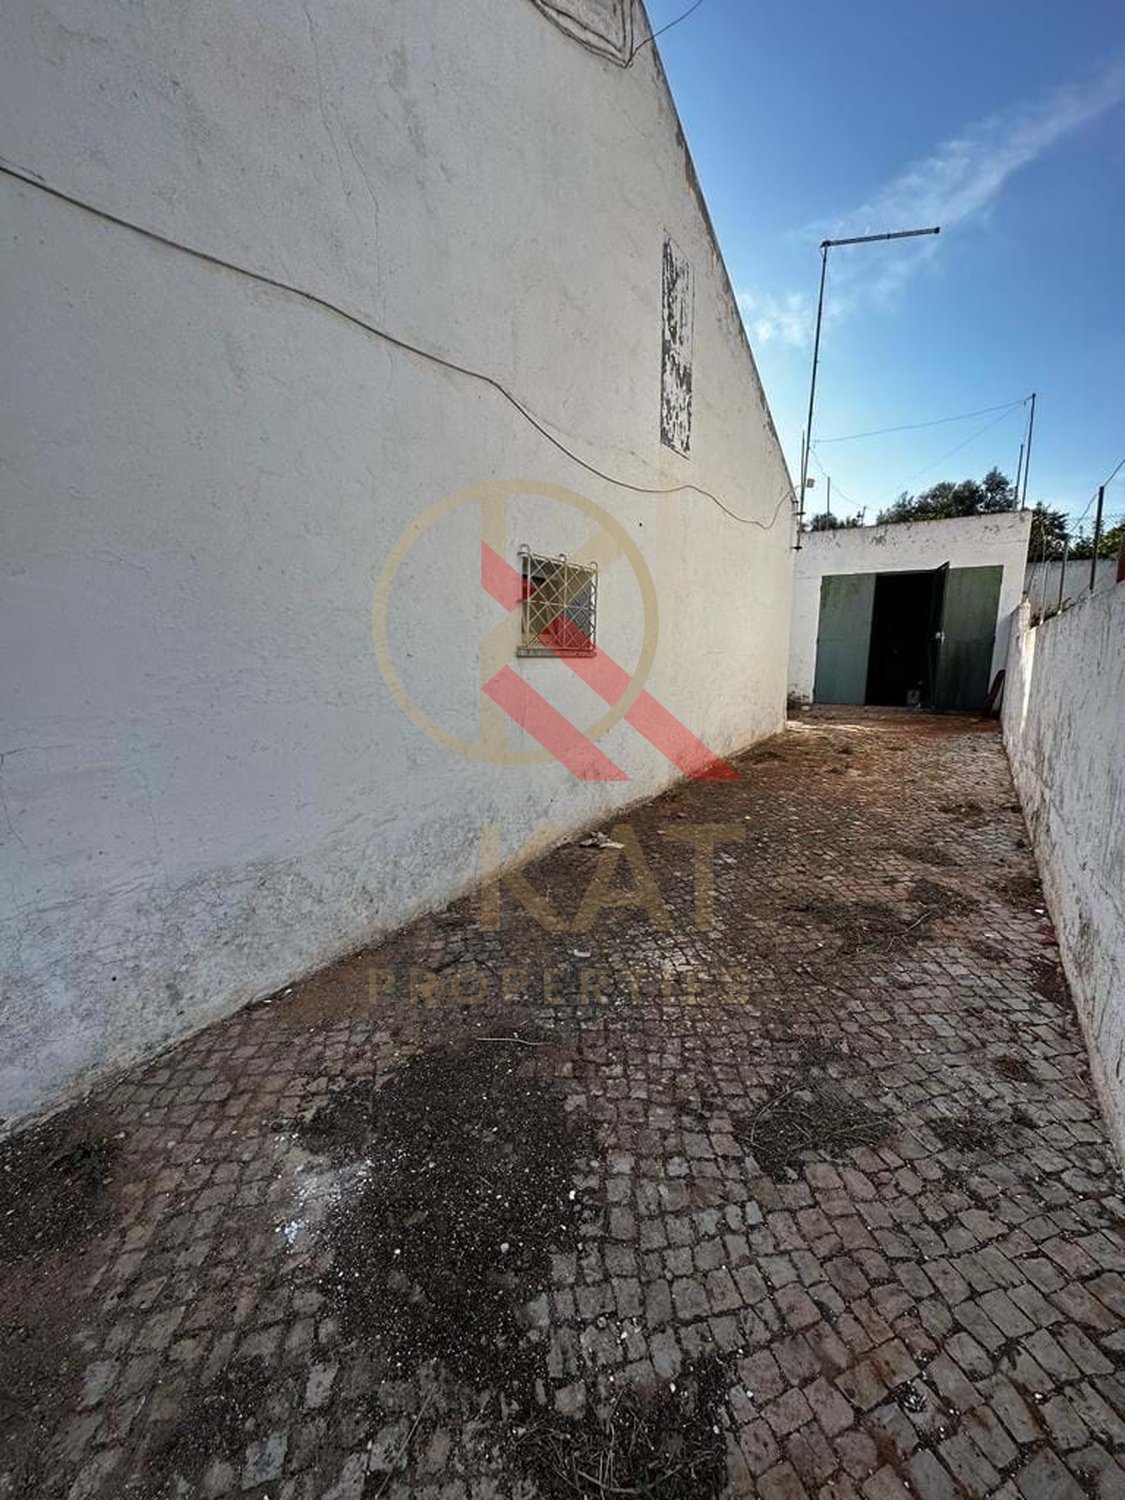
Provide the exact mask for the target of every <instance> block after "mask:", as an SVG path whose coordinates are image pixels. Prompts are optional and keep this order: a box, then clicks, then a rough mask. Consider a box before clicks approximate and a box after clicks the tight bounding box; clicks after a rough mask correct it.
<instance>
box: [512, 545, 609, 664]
mask: <svg viewBox="0 0 1125 1500" xmlns="http://www.w3.org/2000/svg"><path fill="white" fill-rule="evenodd" d="M520 563H521V569H520V572H521V576H522V579H523V603H522V606H521V619H520V644H519V651H518V653H517V654H518V655H520V656H593V654H594V651H595V649H596V648H595V634H596V615H597V599H598V570H597V568H596V567H595V566H593V565H592V564H590V565H587V564H584V563H573V562H568V561H567V559H566V558H565V557H542V556H540V555H539V554H538V553H536V552H531V551H530V550H529V549H528V548H527V547H521V548H520Z"/></svg>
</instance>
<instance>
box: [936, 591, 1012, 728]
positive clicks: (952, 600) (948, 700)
mask: <svg viewBox="0 0 1125 1500" xmlns="http://www.w3.org/2000/svg"><path fill="white" fill-rule="evenodd" d="M1003 576H1004V570H1003V568H1000V567H995V568H949V569H948V570H947V572H946V577H945V583H944V588H943V590H942V599H941V614H940V621H941V623H940V626H939V628H938V631H937V632H936V634H937V641H936V645H937V658H936V666H935V671H934V707H935V708H936V709H938V711H939V712H948V711H950V710H955V709H961V710H968V711H970V712H971V711H973V710H978V711H979V710H981V709H983V707H984V701H985V699H986V698H987V696H988V683H989V676H990V673H991V669H992V649H993V646H994V644H995V641H996V619H997V615H998V614H999V610H1000V584H1001V581H1002V579H1003Z"/></svg>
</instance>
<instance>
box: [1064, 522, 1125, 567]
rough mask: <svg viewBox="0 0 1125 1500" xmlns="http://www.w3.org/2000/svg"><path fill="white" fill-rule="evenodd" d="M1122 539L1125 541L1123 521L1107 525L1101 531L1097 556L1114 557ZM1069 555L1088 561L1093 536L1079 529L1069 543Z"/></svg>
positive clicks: (1092, 552) (1124, 523)
mask: <svg viewBox="0 0 1125 1500" xmlns="http://www.w3.org/2000/svg"><path fill="white" fill-rule="evenodd" d="M1122 541H1125V521H1119V522H1118V523H1117V525H1116V526H1110V527H1107V529H1106V530H1105V531H1103V532H1102V534H1101V539H1100V541H1099V542H1098V556H1099V557H1116V556H1117V554H1118V552H1119V551H1120V550H1121V543H1122ZM1070 555H1071V557H1076V558H1080V559H1081V558H1085V559H1086V560H1087V561H1089V559H1090V558H1091V557H1093V555H1094V538H1093V537H1092V536H1087V535H1086V533H1085V532H1084V531H1080V532H1079V533H1078V535H1077V536H1076V537H1075V539H1074V541H1073V542H1072V544H1071V548H1070Z"/></svg>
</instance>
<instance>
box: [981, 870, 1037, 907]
mask: <svg viewBox="0 0 1125 1500" xmlns="http://www.w3.org/2000/svg"><path fill="white" fill-rule="evenodd" d="M993 889H994V890H995V891H996V893H997V895H999V896H1001V897H1003V899H1004V900H1005V901H1007V902H1008V903H1009V904H1010V905H1011V906H1043V905H1044V900H1043V887H1042V885H1041V884H1040V882H1039V880H1038V879H1037V878H1036V877H1035V876H1034V875H1011V876H1009V877H1008V879H1007V880H998V881H997V882H996V884H995V886H994V887H993Z"/></svg>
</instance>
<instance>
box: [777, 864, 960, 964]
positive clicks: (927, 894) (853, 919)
mask: <svg viewBox="0 0 1125 1500" xmlns="http://www.w3.org/2000/svg"><path fill="white" fill-rule="evenodd" d="M909 900H910V903H911V905H912V906H922V907H923V908H924V909H923V911H922V912H921V914H920V915H916V916H911V915H910V913H909V912H905V911H903V910H902V908H901V907H898V906H893V905H892V904H891V903H890V902H889V901H841V900H840V899H839V897H837V896H810V897H809V898H808V899H807V900H805V901H802V902H800V903H799V904H798V905H796V906H793V907H790V910H791V911H793V912H799V913H800V914H801V915H802V916H809V917H812V919H813V920H814V921H815V922H817V923H819V924H820V925H821V926H823V927H827V928H829V929H830V930H831V931H833V932H835V933H837V934H838V935H839V937H840V938H841V939H842V942H841V945H840V947H839V948H837V949H836V950H835V952H834V953H832V954H831V958H832V959H836V958H850V957H852V956H853V955H854V954H857V953H860V952H862V951H863V950H864V949H868V948H870V949H879V950H881V951H882V952H884V953H889V952H891V951H892V950H894V949H896V948H901V947H903V946H905V945H909V944H912V943H917V942H921V941H922V939H923V938H926V937H928V936H929V934H930V926H931V924H932V922H933V919H934V918H935V917H937V916H942V915H946V914H950V915H952V914H954V913H956V912H959V911H961V910H963V907H962V905H961V903H962V902H964V901H965V900H966V898H965V897H962V896H961V895H960V893H959V892H956V891H951V890H950V889H949V888H948V887H947V886H942V885H938V884H937V883H936V881H932V880H918V881H915V882H914V884H913V885H912V887H911V891H910V896H909ZM970 904H971V903H970Z"/></svg>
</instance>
